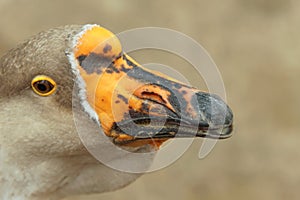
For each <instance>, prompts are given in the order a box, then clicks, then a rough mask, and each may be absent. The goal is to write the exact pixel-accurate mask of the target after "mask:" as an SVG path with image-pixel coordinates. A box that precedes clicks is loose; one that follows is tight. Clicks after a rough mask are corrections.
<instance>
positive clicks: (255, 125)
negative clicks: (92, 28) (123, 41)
mask: <svg viewBox="0 0 300 200" xmlns="http://www.w3.org/2000/svg"><path fill="white" fill-rule="evenodd" d="M299 8H300V2H299V1H296V0H261V1H260V0H227V1H219V0H210V1H196V0H195V1H180V0H172V1H164V2H163V1H139V0H136V1H132V0H127V1H117V0H106V1H100V0H85V1H83V0H81V1H79V0H66V1H64V0H52V1H46V0H0V13H1V18H0V27H1V29H0V54H3V53H4V52H5V51H6V50H8V49H9V48H12V47H13V46H15V45H16V44H17V43H19V42H21V41H22V40H24V39H26V38H28V37H29V36H30V35H33V34H35V33H37V32H39V31H41V30H45V29H48V28H51V27H55V26H59V25H65V24H85V23H98V24H100V25H102V26H104V27H107V28H109V29H110V30H112V31H113V32H115V33H118V32H121V31H124V30H127V29H130V28H135V27H143V26H159V27H165V28H171V29H175V30H177V31H180V32H183V33H185V34H187V35H189V36H190V37H192V38H194V39H195V40H196V41H198V42H199V43H201V44H202V45H203V46H204V47H205V48H206V49H207V50H208V52H209V53H210V54H211V56H212V57H213V59H214V61H215V62H216V64H217V65H218V67H219V69H220V71H221V73H222V76H223V79H224V83H225V86H226V91H227V97H228V99H227V100H228V103H229V104H230V106H231V107H232V109H233V110H234V113H235V132H234V136H233V137H232V138H231V139H228V140H225V141H221V142H219V143H218V144H217V146H216V147H215V149H214V150H213V152H212V153H211V154H210V155H209V156H208V157H206V158H205V159H204V160H199V159H198V157H197V154H198V151H199V146H200V140H198V141H196V142H195V143H194V144H193V145H192V147H191V148H190V149H189V151H188V152H186V153H185V155H184V156H183V157H182V158H181V159H179V160H178V161H177V162H176V163H175V164H173V165H171V166H170V167H168V168H166V169H163V170H161V171H158V172H155V173H151V174H147V175H144V176H143V177H142V178H140V179H139V180H137V181H136V182H135V183H133V184H131V185H130V186H128V187H126V188H124V189H122V190H119V191H117V192H113V193H106V194H102V195H92V196H88V197H81V198H76V200H79V199H87V200H96V199H112V200H120V199H131V200H135V199H143V200H152V199H156V200H167V199H186V200H196V199H197V200H199V199H205V200H219V199H222V200H227V199H245V200H247V199H272V200H276V199H299V197H300V190H299V189H300V169H299V166H300V150H299V149H300V125H299V124H300V123H299V121H300V92H299V85H300V81H299V76H300V37H299V36H300V12H299ZM135 57H136V59H137V60H138V61H140V62H141V63H144V62H151V61H153V62H159V61H160V59H162V60H163V62H161V63H164V64H168V65H171V66H172V65H173V64H176V65H177V66H178V63H179V64H180V61H178V62H177V61H176V62H175V61H174V60H172V59H168V56H160V57H159V56H158V53H157V52H156V53H153V57H151V53H150V54H149V55H145V54H138V53H137V55H136V56H135ZM166 58H167V59H166ZM152 59H154V60H152ZM175 60H176V59H175ZM184 65H185V64H183V68H184ZM192 83H193V84H194V85H196V86H198V85H197V82H195V81H192ZM198 87H199V86H198ZM73 199H74V198H73Z"/></svg>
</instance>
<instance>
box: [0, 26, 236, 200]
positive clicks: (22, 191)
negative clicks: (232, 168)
mask: <svg viewBox="0 0 300 200" xmlns="http://www.w3.org/2000/svg"><path fill="white" fill-rule="evenodd" d="M74 116H76V118H77V121H78V123H80V124H81V126H83V127H84V135H85V136H86V137H87V138H85V140H86V142H87V143H90V144H92V145H91V146H94V147H97V148H98V150H99V151H103V152H104V153H107V154H109V153H111V152H109V149H106V148H104V145H105V144H106V143H107V141H109V143H112V144H114V145H117V146H118V147H122V148H125V149H126V151H129V152H139V151H143V152H144V151H153V150H156V149H158V147H159V146H160V145H161V144H162V143H163V142H164V141H166V140H168V139H170V138H173V137H176V136H177V137H196V136H199V137H211V138H227V137H229V136H230V134H231V130H232V119H233V117H232V112H231V110H230V108H229V107H228V106H227V105H226V104H225V103H224V101H223V100H222V99H221V98H219V97H218V96H216V95H213V94H209V93H205V92H201V91H199V90H197V89H196V88H193V87H191V86H188V85H185V84H183V83H180V82H179V81H177V80H174V79H172V78H170V77H168V76H166V75H163V74H160V73H158V72H155V71H150V70H147V69H145V68H143V67H142V66H140V65H139V64H138V63H137V62H136V61H134V60H133V59H132V58H131V57H129V56H128V55H127V54H125V53H124V52H123V51H122V47H121V44H120V42H119V40H118V39H117V37H116V36H115V35H114V34H112V33H111V32H110V31H108V30H106V29H104V28H102V27H100V26H97V25H85V26H79V25H78V26H77V25H74V26H65V27H60V28H56V29H51V30H49V31H45V32H42V33H40V34H38V35H36V36H34V37H32V38H31V39H29V40H28V41H26V42H24V43H23V44H21V45H19V46H17V47H16V48H14V49H12V50H10V51H9V52H8V53H7V54H5V55H4V56H3V57H2V58H1V60H0V130H1V133H0V161H1V166H0V195H1V199H59V198H62V197H65V196H68V195H76V194H87V193H100V192H105V191H111V190H115V189H118V188H121V187H123V186H125V185H127V184H129V183H130V182H132V181H134V180H135V179H136V178H137V177H139V176H140V174H131V173H125V172H121V171H117V170H114V169H111V168H109V167H106V166H105V165H103V164H101V163H100V162H98V161H97V160H96V159H95V158H94V157H93V156H92V155H91V153H90V152H89V151H88V150H87V148H86V146H85V145H84V144H83V142H82V140H81V139H82V138H81V137H80V136H79V134H78V130H77V128H76V120H74ZM213 118H214V120H213ZM162 121H163V123H161V122H162ZM179 127H183V129H182V130H184V131H178V130H179ZM99 129H101V130H103V131H102V133H104V134H103V135H104V136H105V140H101V139H98V135H99ZM107 139H108V140H107ZM117 159H118V158H117ZM119 159H121V158H119ZM149 162H151V159H149ZM145 163H147V162H145Z"/></svg>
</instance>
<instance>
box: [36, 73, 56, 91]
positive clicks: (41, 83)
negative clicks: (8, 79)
mask: <svg viewBox="0 0 300 200" xmlns="http://www.w3.org/2000/svg"><path fill="white" fill-rule="evenodd" d="M31 87H32V89H33V91H34V92H35V93H37V94H38V95H40V96H49V95H51V94H53V92H55V90H56V83H55V81H54V80H53V79H52V78H50V77H48V76H43V75H41V76H36V77H35V78H34V79H33V80H32V81H31Z"/></svg>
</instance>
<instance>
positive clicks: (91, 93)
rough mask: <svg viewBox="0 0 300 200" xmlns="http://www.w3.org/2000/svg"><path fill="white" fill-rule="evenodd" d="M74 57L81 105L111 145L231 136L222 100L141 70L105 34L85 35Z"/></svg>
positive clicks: (98, 31)
mask: <svg viewBox="0 0 300 200" xmlns="http://www.w3.org/2000/svg"><path fill="white" fill-rule="evenodd" d="M74 51H75V52H74V55H75V58H76V59H77V61H78V62H77V63H78V66H77V67H78V70H79V72H80V75H81V77H82V79H83V80H84V82H85V92H86V99H87V101H88V103H89V105H90V106H91V108H92V109H94V111H95V112H96V113H97V115H98V119H99V122H100V124H101V126H102V128H103V130H104V133H105V134H106V135H107V136H108V137H112V138H113V141H114V142H115V143H116V144H119V145H121V144H123V145H124V144H126V145H134V144H135V145H143V144H149V143H153V142H154V143H155V145H159V144H160V143H162V142H163V141H165V140H167V139H169V138H173V137H196V136H198V137H210V138H227V137H229V136H230V135H231V132H232V121H233V115H232V111H231V110H230V108H229V107H228V106H227V105H226V104H225V103H224V101H223V100H222V99H220V98H219V97H218V96H216V95H212V94H209V93H205V92H201V91H199V90H197V89H196V88H193V87H190V86H187V85H185V84H183V83H180V82H178V81H176V80H174V79H172V78H170V77H168V76H165V75H162V74H160V73H158V72H155V71H150V70H147V69H145V68H143V67H142V66H140V65H139V64H138V63H137V62H135V61H134V60H133V59H132V58H130V57H129V56H128V55H126V54H125V53H123V51H122V47H121V44H120V42H119V40H118V38H117V37H116V36H115V35H114V34H113V33H111V32H110V31H108V30H106V29H104V28H102V27H99V26H94V27H92V28H91V29H89V30H86V31H85V32H84V33H83V34H82V35H81V37H80V38H79V40H78V41H77V46H76V48H75V50H74Z"/></svg>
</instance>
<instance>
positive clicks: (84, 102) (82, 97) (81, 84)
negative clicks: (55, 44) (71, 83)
mask: <svg viewBox="0 0 300 200" xmlns="http://www.w3.org/2000/svg"><path fill="white" fill-rule="evenodd" d="M94 27H99V25H97V24H87V25H84V26H83V27H82V30H81V31H80V32H79V33H78V34H77V35H76V36H75V37H74V39H73V41H72V49H71V52H69V53H68V59H69V62H70V63H71V67H72V71H73V73H74V74H75V77H76V83H77V84H78V87H79V94H78V95H79V98H80V103H81V105H82V107H83V108H84V111H85V112H86V113H88V115H89V116H90V118H91V119H93V120H95V121H96V122H97V123H98V124H99V125H100V122H99V118H98V115H97V113H96V112H95V110H94V109H93V108H92V107H91V105H90V104H89V102H88V101H87V97H86V84H85V81H84V80H83V78H82V77H81V75H80V72H79V69H78V66H79V61H78V60H77V59H76V58H75V53H74V52H75V51H76V50H77V49H76V48H77V46H78V45H79V40H80V39H81V38H82V36H83V35H84V34H85V33H86V32H87V31H88V30H91V29H92V28H94Z"/></svg>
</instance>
